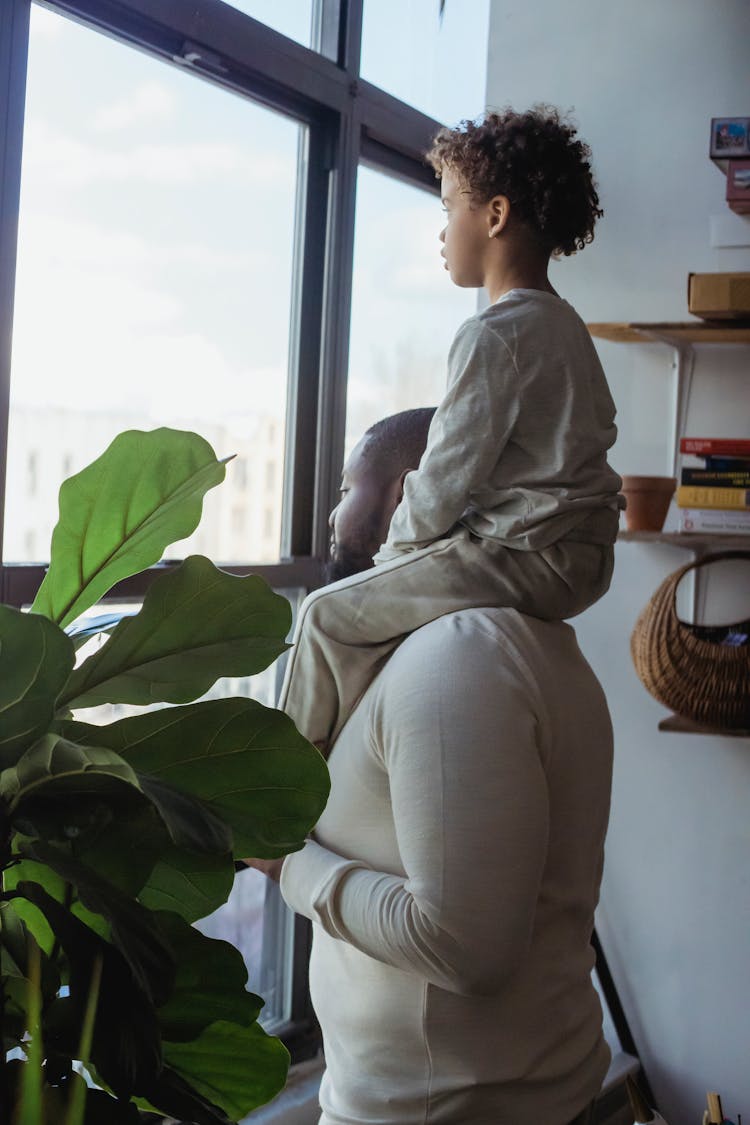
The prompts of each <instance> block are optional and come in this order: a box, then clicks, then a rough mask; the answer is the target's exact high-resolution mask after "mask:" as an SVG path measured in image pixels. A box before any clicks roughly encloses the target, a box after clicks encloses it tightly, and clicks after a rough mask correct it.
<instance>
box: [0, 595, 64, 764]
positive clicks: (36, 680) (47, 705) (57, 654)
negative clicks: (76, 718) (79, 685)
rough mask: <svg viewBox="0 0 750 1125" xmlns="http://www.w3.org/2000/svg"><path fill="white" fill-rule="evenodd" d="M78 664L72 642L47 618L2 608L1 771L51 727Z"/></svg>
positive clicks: (2, 606) (0, 639)
mask: <svg viewBox="0 0 750 1125" xmlns="http://www.w3.org/2000/svg"><path fill="white" fill-rule="evenodd" d="M74 660H75V654H74V651H73V645H72V643H71V641H70V640H69V639H68V638H67V637H66V636H65V634H64V633H63V632H62V630H61V629H58V627H57V626H56V625H54V624H53V623H52V622H51V621H48V620H47V618H46V617H41V616H40V615H39V614H38V613H21V612H20V610H17V609H11V607H10V606H7V605H0V769H5V768H7V767H8V766H12V765H13V764H14V763H15V761H16V760H17V758H18V755H19V754H20V753H21V752H22V751H23V750H25V749H26V747H27V746H31V745H32V743H34V742H35V741H36V740H37V739H38V738H39V737H40V736H41V735H42V734H43V733H44V732H45V731H46V730H47V729H48V728H49V725H50V723H51V721H52V716H53V715H54V713H55V702H56V700H57V697H58V695H59V694H60V691H61V690H62V688H63V686H64V685H65V682H66V680H67V679H68V676H69V675H70V673H71V670H72V668H73V662H74Z"/></svg>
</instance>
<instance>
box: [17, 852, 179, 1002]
mask: <svg viewBox="0 0 750 1125" xmlns="http://www.w3.org/2000/svg"><path fill="white" fill-rule="evenodd" d="M20 850H21V854H22V855H24V856H25V857H26V858H28V859H32V860H36V861H37V862H38V863H43V864H46V866H47V867H50V868H51V869H52V870H53V871H54V872H55V874H57V875H59V876H60V878H61V879H64V880H65V882H66V883H72V884H73V885H74V886H75V888H76V890H77V892H78V897H79V898H80V900H81V903H82V904H83V906H85V907H86V908H87V909H88V910H90V911H92V912H93V913H94V914H100V915H101V916H102V917H103V918H106V920H107V922H108V923H109V926H110V933H111V940H112V943H113V944H114V945H115V946H116V947H117V948H118V949H119V950H120V952H121V953H122V955H123V957H124V958H125V960H126V961H127V963H128V965H129V966H130V970H131V973H132V975H133V978H134V979H135V980H136V981H137V982H138V985H139V987H140V988H141V989H142V991H143V993H144V994H145V995H146V996H147V997H148V998H149V999H150V1000H152V1002H153V1003H154V1004H156V1005H159V1004H163V1003H164V1002H165V1001H166V999H167V997H168V996H169V993H170V991H171V989H172V985H173V982H174V974H175V965H174V959H173V957H172V954H171V950H170V949H169V946H168V944H167V943H166V942H165V940H164V939H163V938H162V936H161V934H160V932H159V930H158V927H157V926H156V923H155V920H154V917H153V915H152V914H151V912H150V911H149V910H146V909H145V907H143V906H142V905H141V904H140V903H138V902H136V901H134V900H133V899H132V898H130V897H129V896H128V895H127V894H123V892H122V891H120V890H119V889H118V888H117V887H114V886H113V885H112V884H111V883H108V882H107V881H106V880H105V879H103V878H102V877H101V876H100V875H99V874H98V873H97V872H96V871H94V870H93V869H92V868H90V867H87V866H86V865H85V864H83V863H81V862H80V861H79V860H77V859H76V858H75V857H74V856H72V855H70V853H69V852H66V851H64V850H63V849H62V848H58V847H56V846H55V845H53V844H47V843H45V842H44V841H42V840H28V841H24V842H23V843H22V845H20ZM23 886H25V884H23V883H21V884H19V889H21V888H22V887H23ZM32 902H34V903H35V905H38V904H37V903H36V900H35V899H32Z"/></svg>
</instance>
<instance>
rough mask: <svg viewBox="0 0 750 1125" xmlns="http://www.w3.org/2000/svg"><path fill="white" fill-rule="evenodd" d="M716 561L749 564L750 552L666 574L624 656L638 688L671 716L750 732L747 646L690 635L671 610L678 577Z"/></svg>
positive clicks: (729, 553)
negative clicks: (745, 561)
mask: <svg viewBox="0 0 750 1125" xmlns="http://www.w3.org/2000/svg"><path fill="white" fill-rule="evenodd" d="M720 559H750V551H725V552H723V553H721V554H716V555H709V556H708V557H707V558H704V559H697V560H696V561H694V562H692V563H689V564H688V565H687V566H683V567H682V568H681V569H680V570H676V571H675V572H674V574H670V575H669V577H668V578H666V579H665V580H664V582H662V584H661V586H659V588H658V589H657V590H656V591H655V593H654V595H653V597H652V598H651V600H650V601H649V603H648V605H647V606H646V607H645V609H644V610H643V612H642V613H641V615H640V617H639V618H638V620H637V622H636V625H635V629H634V630H633V635H632V637H631V638H630V651H631V654H632V657H633V663H634V664H635V670H636V672H637V673H638V676H639V678H640V680H641V682H642V683H643V685H644V687H645V688H646V689H647V690H648V691H649V692H650V693H651V694H652V695H653V696H654V698H655V699H658V700H659V702H660V703H663V704H664V706H665V707H669V708H671V710H672V711H674V712H675V713H676V714H677V715H682V716H684V718H686V719H692V720H693V722H696V723H702V724H705V725H706V726H713V727H722V728H724V729H725V730H750V645H742V646H739V647H734V646H732V645H723V644H720V643H717V642H714V641H708V640H705V639H703V638H701V637H699V636H696V634H695V632H694V631H693V629H692V628H691V626H690V625H686V624H684V623H683V622H682V621H680V620H679V618H678V616H677V608H676V605H675V597H676V593H677V586H678V585H679V583H680V581H681V579H682V578H683V577H684V575H685V574H687V572H688V571H689V570H694V569H696V568H698V567H701V566H706V565H707V564H708V563H714V562H718V561H719V560H720Z"/></svg>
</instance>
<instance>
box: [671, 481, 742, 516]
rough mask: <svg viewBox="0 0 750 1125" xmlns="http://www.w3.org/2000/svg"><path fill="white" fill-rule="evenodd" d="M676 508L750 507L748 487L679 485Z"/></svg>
mask: <svg viewBox="0 0 750 1125" xmlns="http://www.w3.org/2000/svg"><path fill="white" fill-rule="evenodd" d="M677 507H678V508H723V509H727V508H739V509H740V510H743V509H744V510H747V509H748V508H750V488H713V487H712V488H701V487H700V486H699V485H690V484H686V485H681V486H680V488H678V489H677Z"/></svg>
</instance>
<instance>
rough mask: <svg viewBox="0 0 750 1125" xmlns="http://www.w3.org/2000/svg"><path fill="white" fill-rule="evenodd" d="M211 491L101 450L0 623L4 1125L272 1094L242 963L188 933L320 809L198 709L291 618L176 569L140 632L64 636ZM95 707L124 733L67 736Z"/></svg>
mask: <svg viewBox="0 0 750 1125" xmlns="http://www.w3.org/2000/svg"><path fill="white" fill-rule="evenodd" d="M225 471H226V469H225V462H224V461H220V460H218V459H217V458H216V455H215V453H214V451H213V449H212V448H211V446H210V445H209V444H208V442H206V441H204V440H203V439H202V438H201V437H199V436H198V435H197V434H193V433H187V432H183V431H179V430H169V429H159V430H153V431H150V432H141V431H135V430H132V431H128V432H126V433H123V434H120V435H119V437H117V438H115V440H114V442H113V443H112V444H111V445H110V447H109V448H108V449H107V450H106V451H105V452H104V453H103V454H102V456H101V457H99V458H98V459H97V460H96V461H94V462H93V463H92V464H91V465H89V466H88V467H87V468H85V469H83V471H82V472H80V473H78V474H77V475H75V476H73V477H71V478H70V479H69V480H67V481H65V482H64V483H63V485H62V487H61V489H60V517H59V522H58V524H57V526H56V528H55V530H54V533H53V536H52V547H51V559H50V566H49V570H48V571H47V574H46V576H45V578H44V581H43V582H42V584H41V586H40V589H39V592H38V594H37V596H36V598H35V599H34V602H33V604H32V606H31V610H30V612H28V613H24V612H21V611H19V610H18V609H15V608H13V607H11V606H7V605H0V879H1V885H0V1027H1V1031H2V1053H1V1054H0V1121H3V1122H5V1121H8V1122H11V1123H13V1125H53V1122H54V1123H55V1125H56V1123H57V1122H58V1121H62V1120H63V1119H64V1120H65V1121H66V1122H68V1121H69V1122H70V1125H74V1123H78V1122H84V1121H85V1125H117V1123H119V1122H124V1123H126V1125H127V1123H128V1122H140V1121H142V1120H146V1119H147V1120H150V1121H155V1120H159V1119H160V1118H163V1117H170V1118H178V1119H180V1120H184V1121H191V1122H196V1123H197V1125H229V1123H230V1122H236V1121H238V1120H239V1119H240V1118H241V1117H243V1116H244V1115H245V1114H247V1113H248V1112H250V1110H251V1109H253V1108H255V1107H256V1106H258V1105H261V1104H263V1103H264V1102H266V1101H268V1100H269V1099H270V1098H272V1097H273V1096H274V1095H275V1094H276V1093H277V1092H278V1090H279V1089H280V1088H281V1087H282V1086H283V1084H284V1081H285V1078H286V1071H287V1066H288V1054H287V1052H286V1050H285V1048H284V1047H283V1045H282V1044H281V1042H280V1041H279V1040H277V1039H275V1038H273V1037H271V1036H269V1035H267V1034H266V1033H265V1032H264V1030H263V1029H262V1027H261V1026H260V1024H259V1023H258V1015H259V1013H260V1010H261V1008H262V1005H263V1001H262V1000H261V999H260V997H258V996H255V995H253V993H251V992H249V991H247V989H246V983H247V972H246V969H245V966H244V963H243V960H242V957H241V956H240V954H239V952H238V951H237V950H236V949H234V947H233V946H231V945H229V944H228V943H226V942H222V941H217V940H215V939H212V938H208V937H205V936H204V935H203V934H202V933H200V932H199V931H198V930H197V929H195V928H194V927H193V925H192V923H193V922H195V921H197V920H198V919H199V918H201V917H204V916H206V915H207V914H209V913H211V912H212V911H213V910H215V909H216V908H217V907H218V906H220V905H221V904H222V903H223V902H224V901H226V898H227V896H228V894H229V891H230V889H231V886H232V881H233V878H234V861H235V857H242V856H250V855H253V856H258V857H268V858H276V857H279V856H282V855H285V854H286V853H288V852H291V851H294V850H296V849H298V848H300V847H301V846H302V844H303V842H304V839H305V836H306V835H307V833H308V832H309V830H310V829H311V828H312V826H313V825H314V824H315V822H316V821H317V819H318V817H319V815H320V813H321V812H322V810H323V807H324V805H325V802H326V799H327V796H328V789H329V779H328V772H327V768H326V765H325V762H324V760H323V758H322V757H321V755H320V754H319V753H318V751H317V750H316V749H315V747H314V746H312V745H311V744H310V743H309V742H307V741H306V739H304V738H303V737H302V735H300V734H299V732H298V731H297V729H296V728H295V726H294V724H293V723H292V721H291V720H290V719H289V718H288V717H287V716H286V715H284V714H283V713H282V712H280V711H277V710H274V709H273V708H269V707H265V706H263V705H262V704H261V703H259V702H257V701H255V700H253V699H248V698H244V697H239V696H233V697H231V698H211V699H201V697H202V696H204V695H205V694H206V693H207V692H208V691H209V690H210V689H211V688H212V687H213V685H214V684H215V683H216V681H217V680H219V679H220V678H223V677H227V676H235V677H236V676H250V675H254V674H255V673H258V672H260V671H262V670H263V669H265V668H267V667H269V666H270V665H271V664H272V663H273V662H274V661H275V660H276V658H277V657H278V656H279V655H280V654H281V653H282V652H283V651H284V650H285V648H286V647H287V646H286V637H287V635H288V633H289V629H290V626H291V611H290V607H289V604H288V602H287V601H286V600H285V599H284V598H282V597H280V596H279V595H278V594H276V593H274V592H273V591H272V590H271V589H270V587H269V586H268V585H267V584H266V583H265V582H264V581H263V580H262V579H261V578H259V577H257V576H252V575H251V576H248V577H237V576H235V575H231V574H227V573H225V572H223V571H221V570H220V569H218V568H217V567H216V566H214V565H213V563H211V562H210V561H209V560H208V559H207V558H203V557H202V556H192V557H189V558H187V559H185V561H184V562H182V563H180V564H179V565H176V566H174V567H170V568H167V569H165V570H164V572H163V573H161V574H159V575H158V576H157V577H156V578H155V579H154V580H153V581H152V582H151V584H150V586H149V588H148V592H147V593H146V596H145V598H144V601H143V604H142V606H141V609H140V610H139V611H138V612H137V613H134V614H131V615H117V614H107V615H104V616H101V617H99V618H96V619H94V620H93V621H92V620H88V619H85V620H80V618H81V616H82V615H83V614H85V613H86V612H87V611H88V610H90V609H91V608H92V607H93V606H94V605H96V603H97V602H99V601H100V600H101V599H102V598H103V597H104V596H105V595H106V594H107V592H108V591H109V590H111V589H112V587H113V585H114V584H115V583H117V582H119V581H121V580H123V579H125V578H128V577H130V576H132V575H133V574H136V573H138V572H139V571H141V570H143V569H145V568H147V567H150V566H152V565H153V564H155V563H156V562H158V561H159V559H160V558H161V557H162V555H163V553H164V550H165V548H166V547H168V546H169V545H170V544H171V543H174V542H176V541H178V540H181V539H184V538H186V537H187V536H189V535H190V534H191V533H192V532H193V531H194V530H195V528H196V526H197V524H198V522H199V520H200V516H201V509H202V503H203V497H204V495H205V493H206V492H207V491H208V490H209V489H210V488H213V487H214V486H216V485H218V484H219V483H220V482H221V481H222V480H223V479H224V475H225ZM95 634H100V635H101V638H102V643H101V644H100V645H99V647H98V648H95V650H94V651H93V652H90V653H89V654H88V655H86V650H85V649H84V648H83V647H82V646H83V645H84V644H85V643H86V642H87V641H89V640H90V639H91V637H92V636H93V635H95ZM111 703H116V704H128V705H129V709H130V710H131V711H134V712H135V713H132V714H129V715H128V716H127V717H125V718H120V719H117V720H116V721H113V722H108V723H103V724H102V723H100V722H92V721H87V719H89V718H90V716H87V715H86V714H83V715H79V714H78V712H79V710H84V711H85V709H86V708H91V707H96V706H99V705H101V704H111ZM153 705H159V706H158V707H157V709H154V706H153ZM136 708H148V709H146V710H142V711H140V712H137V711H135V709H136ZM82 1043H84V1044H85V1054H86V1058H85V1059H83V1060H82V1054H81V1051H82V1047H81V1044H82ZM82 1061H84V1062H85V1064H86V1067H87V1070H88V1073H89V1074H90V1076H92V1078H93V1084H86V1083H84V1082H83V1081H82V1080H81V1077H80V1074H79V1071H80V1069H81V1067H80V1064H81V1062H82ZM32 1106H33V1107H34V1108H33V1109H32V1108H30V1107H32ZM62 1107H66V1108H65V1114H66V1116H65V1117H64V1118H63V1108H62ZM21 1118H23V1120H21Z"/></svg>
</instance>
